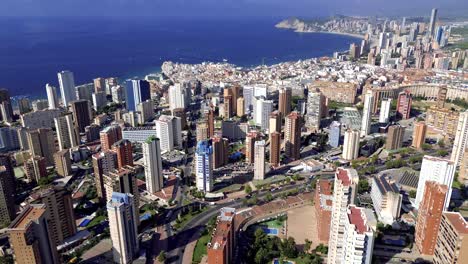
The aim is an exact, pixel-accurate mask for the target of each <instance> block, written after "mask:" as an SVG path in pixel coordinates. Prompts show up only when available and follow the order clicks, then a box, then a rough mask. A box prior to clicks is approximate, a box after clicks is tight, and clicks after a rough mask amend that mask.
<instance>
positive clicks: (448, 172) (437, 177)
mask: <svg viewBox="0 0 468 264" xmlns="http://www.w3.org/2000/svg"><path fill="white" fill-rule="evenodd" d="M454 175H455V166H454V164H453V162H452V161H450V160H448V159H443V158H437V157H432V156H427V155H426V156H424V158H423V161H422V165H421V172H420V174H419V181H418V190H417V192H416V200H415V207H416V208H419V207H420V204H421V203H422V202H423V201H424V200H425V199H426V197H425V196H424V188H425V186H426V182H428V181H434V182H436V183H438V184H443V185H446V186H447V187H448V191H447V196H446V199H445V207H444V208H445V209H446V208H448V206H449V204H450V197H451V196H452V182H453V177H454ZM423 198H424V199H423Z"/></svg>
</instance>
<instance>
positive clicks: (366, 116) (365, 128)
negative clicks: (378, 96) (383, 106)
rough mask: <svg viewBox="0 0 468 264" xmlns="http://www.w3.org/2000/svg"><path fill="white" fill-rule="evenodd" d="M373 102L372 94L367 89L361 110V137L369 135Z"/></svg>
mask: <svg viewBox="0 0 468 264" xmlns="http://www.w3.org/2000/svg"><path fill="white" fill-rule="evenodd" d="M373 104H374V95H373V94H372V91H368V92H367V93H366V96H365V99H364V110H363V112H362V124H361V137H365V136H367V135H369V132H370V128H371V117H372V105H373Z"/></svg>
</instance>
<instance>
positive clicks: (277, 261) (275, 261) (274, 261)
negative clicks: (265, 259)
mask: <svg viewBox="0 0 468 264" xmlns="http://www.w3.org/2000/svg"><path fill="white" fill-rule="evenodd" d="M273 264H279V260H278V259H275V260H273ZM283 264H294V262H291V261H287V260H285V261H283Z"/></svg>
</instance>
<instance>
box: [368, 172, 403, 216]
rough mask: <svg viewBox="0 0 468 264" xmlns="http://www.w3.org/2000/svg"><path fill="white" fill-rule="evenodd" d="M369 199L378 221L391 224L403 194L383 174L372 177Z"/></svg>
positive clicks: (397, 213)
mask: <svg viewBox="0 0 468 264" xmlns="http://www.w3.org/2000/svg"><path fill="white" fill-rule="evenodd" d="M371 199H372V204H373V206H374V210H375V213H376V214H377V217H378V219H379V221H381V222H382V223H384V224H386V225H392V224H393V223H394V222H395V221H396V220H397V219H398V218H399V217H400V211H401V202H402V200H403V196H402V195H401V194H400V190H399V188H398V186H397V185H396V184H395V183H394V182H390V181H389V180H388V179H387V178H385V176H384V175H379V176H376V177H373V178H372V182H371Z"/></svg>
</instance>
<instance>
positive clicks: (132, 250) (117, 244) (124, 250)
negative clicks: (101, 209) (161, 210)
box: [107, 192, 139, 264]
mask: <svg viewBox="0 0 468 264" xmlns="http://www.w3.org/2000/svg"><path fill="white" fill-rule="evenodd" d="M133 200H134V197H133V195H131V194H128V193H119V192H114V193H112V197H111V199H110V201H109V202H108V203H107V215H108V217H109V229H110V236H111V240H112V253H113V258H114V262H115V263H120V264H130V263H132V262H133V259H135V258H136V257H137V256H138V252H139V244H138V208H137V207H135V205H134V204H135V203H134V201H133Z"/></svg>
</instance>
